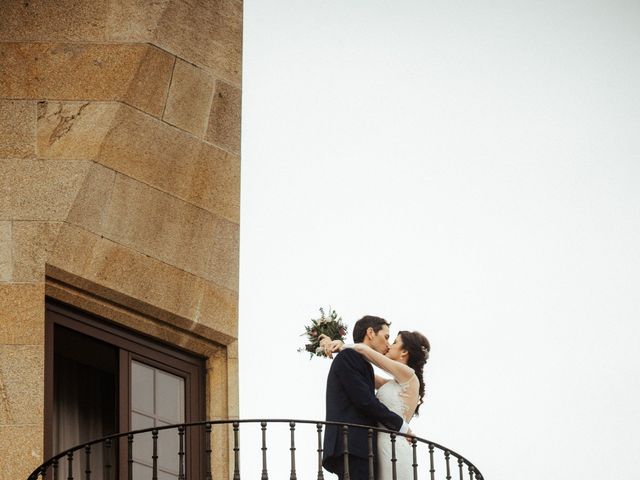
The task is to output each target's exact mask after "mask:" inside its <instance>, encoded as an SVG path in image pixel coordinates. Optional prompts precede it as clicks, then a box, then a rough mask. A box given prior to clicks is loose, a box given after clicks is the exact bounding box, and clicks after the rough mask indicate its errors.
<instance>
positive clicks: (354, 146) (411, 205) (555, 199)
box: [240, 0, 640, 480]
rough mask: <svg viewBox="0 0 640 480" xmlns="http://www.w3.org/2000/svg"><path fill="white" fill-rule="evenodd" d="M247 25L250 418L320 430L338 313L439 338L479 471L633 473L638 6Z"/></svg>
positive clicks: (248, 5)
mask: <svg viewBox="0 0 640 480" xmlns="http://www.w3.org/2000/svg"><path fill="white" fill-rule="evenodd" d="M244 10H245V23H244V32H245V44H244V80H243V82H244V84H243V88H244V100H243V102H244V103H243V145H242V149H243V158H242V219H241V237H242V238H241V280H240V338H241V350H240V355H241V362H240V378H241V383H240V402H241V416H242V417H245V418H251V417H271V418H276V417H297V418H315V419H323V418H324V383H325V377H326V374H327V371H328V368H329V362H328V361H322V360H320V359H314V360H313V361H311V362H310V361H309V360H308V357H307V356H305V355H303V354H299V353H297V352H296V349H297V348H298V347H299V346H301V345H302V344H303V343H304V339H303V338H302V337H300V336H299V335H300V333H302V331H303V326H304V325H305V324H307V323H308V322H309V319H310V318H311V317H314V316H315V315H316V314H317V313H318V312H317V308H318V307H320V306H323V305H324V306H328V305H329V304H330V305H331V306H333V307H334V308H336V310H337V311H338V313H340V314H341V315H342V316H343V318H344V319H345V321H346V322H347V323H348V324H349V326H352V325H353V323H354V322H355V320H357V319H358V318H359V317H361V316H362V315H364V314H374V315H380V316H383V317H385V318H387V319H388V320H390V321H391V322H392V327H391V330H392V333H393V334H395V332H397V331H398V330H400V329H417V330H420V331H422V332H423V333H425V334H426V335H427V336H428V337H429V339H430V340H431V343H432V354H431V360H430V362H429V364H428V366H427V369H426V371H425V377H426V380H427V383H428V385H427V388H428V396H427V397H426V399H425V404H424V405H423V407H422V408H423V412H422V414H421V416H420V417H419V418H416V419H414V421H413V422H412V425H413V429H414V431H415V432H416V434H418V435H420V436H422V437H426V438H429V439H431V440H433V441H436V442H439V443H442V444H445V445H447V446H448V447H450V448H452V449H454V450H456V451H459V452H460V453H462V454H463V455H466V456H467V457H468V458H469V459H470V460H471V461H473V462H474V463H476V465H477V466H478V467H479V468H480V469H481V471H482V472H483V473H484V475H485V477H486V478H487V479H491V480H502V479H504V480H508V479H512V478H518V479H521V480H528V479H534V478H535V479H539V478H544V479H556V478H557V479H561V478H581V479H602V478H638V460H637V458H638V452H640V435H639V434H638V432H639V431H640V408H639V407H638V405H640V352H639V350H640V322H639V317H640V315H639V314H640V300H639V295H638V292H639V290H640V248H639V245H640V188H639V187H640V4H639V3H638V2H636V1H626V2H625V1H615V0H598V1H595V0H594V1H577V0H574V1H561V0H560V1H558V0H554V1H551V0H549V1H514V0H504V1H484V2H460V1H457V0H447V1H427V0H424V1H406V0H395V1H379V0H348V1H344V0H342V1H334V0H331V1H320V2H313V1H292V0H290V1H285V0H281V1H268V2H267V1H249V0H247V1H245V4H244ZM246 437H248V435H246V436H245V437H243V441H244V439H245V438H246ZM311 438H312V437H309V439H311ZM284 442H286V440H283V443H281V446H282V448H283V449H286V445H285V444H284ZM273 447H274V450H277V448H276V445H274V446H273ZM243 448H244V447H243ZM251 448H253V447H251ZM309 448H310V449H311V448H315V447H314V446H312V444H311V442H310V443H309ZM249 450H250V449H249V448H247V449H245V450H244V455H245V457H246V456H248V455H249V454H248V453H247V452H248V451H249ZM274 454H275V452H274ZM286 454H288V451H286ZM256 459H257V454H256ZM275 463H276V464H277V461H276V462H275ZM302 463H304V461H302ZM272 464H273V462H272ZM274 468H275V466H274ZM302 470H304V468H302ZM308 471H309V473H308V474H307V473H306V470H305V471H304V472H302V473H301V472H299V475H300V476H299V478H301V480H306V479H313V478H314V477H312V475H313V466H310V467H309V469H308ZM249 476H250V477H251V478H254V476H255V475H253V474H251V475H249ZM255 478H258V477H257V476H255ZM272 478H275V476H273V477H272Z"/></svg>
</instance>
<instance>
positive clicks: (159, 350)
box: [44, 297, 206, 478]
mask: <svg viewBox="0 0 640 480" xmlns="http://www.w3.org/2000/svg"><path fill="white" fill-rule="evenodd" d="M57 325H59V326H62V327H66V328H69V329H71V330H74V331H76V332H78V333H81V334H84V335H87V336H89V337H92V338H95V339H97V340H100V341H103V342H105V343H108V344H110V345H112V346H114V347H115V348H117V349H118V352H119V357H118V364H119V366H118V369H119V370H118V381H117V385H118V405H117V418H118V430H119V432H121V433H122V432H128V431H130V430H132V429H131V419H130V415H129V414H128V413H129V412H130V411H131V389H130V388H129V383H130V371H131V360H137V361H140V362H142V363H146V364H149V365H151V366H154V367H156V368H160V369H162V370H165V371H167V372H170V373H173V374H175V375H177V376H180V377H182V378H184V380H185V418H184V421H185V423H188V422H197V421H201V420H205V417H206V415H205V399H206V396H205V373H206V363H205V358H204V357H201V356H198V355H195V354H192V353H190V352H186V351H183V350H181V349H179V348H176V347H174V346H172V345H168V344H166V343H162V342H161V341H158V340H155V339H153V338H151V337H146V336H144V335H142V334H140V333H138V332H135V331H133V330H130V329H127V328H126V327H123V326H120V325H117V324H115V323H113V322H110V321H109V320H108V319H105V318H102V317H100V316H98V315H94V314H90V313H86V312H83V311H81V310H78V309H76V308H74V307H71V306H69V305H66V304H63V303H60V302H58V301H56V300H54V299H51V298H48V297H47V298H46V302H45V345H44V347H45V372H44V373H45V382H44V399H45V402H44V418H45V422H44V453H45V458H50V457H51V456H53V455H54V454H56V453H58V452H53V451H52V449H53V408H54V354H55V352H54V330H55V327H56V326H57ZM123 390H124V393H123ZM122 412H127V414H125V415H123V414H122ZM200 430H203V429H200V428H198V429H196V428H191V429H189V430H188V434H187V435H186V447H187V450H188V451H189V452H191V454H190V455H191V459H190V460H189V461H188V462H187V463H188V465H187V473H188V474H190V475H189V477H190V478H199V476H200V472H201V471H202V465H203V461H204V456H203V454H202V452H203V448H201V447H202V445H203V434H202V431H200ZM123 442H124V443H123ZM120 443H121V448H119V449H118V450H119V462H118V463H119V464H120V471H121V472H124V471H125V470H124V469H125V468H126V460H127V458H126V455H127V453H126V448H122V447H123V446H124V445H125V443H126V438H123V439H121V442H120Z"/></svg>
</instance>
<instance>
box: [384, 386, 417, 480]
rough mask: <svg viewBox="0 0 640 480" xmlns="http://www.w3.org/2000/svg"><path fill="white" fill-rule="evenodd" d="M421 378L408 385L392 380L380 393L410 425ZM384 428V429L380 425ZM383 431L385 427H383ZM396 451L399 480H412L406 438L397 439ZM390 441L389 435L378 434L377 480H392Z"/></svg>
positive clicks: (411, 465) (408, 445) (411, 467)
mask: <svg viewBox="0 0 640 480" xmlns="http://www.w3.org/2000/svg"><path fill="white" fill-rule="evenodd" d="M418 390H419V383H418V377H416V376H415V374H414V375H413V377H412V378H410V379H409V380H408V381H406V382H404V383H398V382H397V381H396V380H393V379H392V380H389V381H387V382H386V383H385V384H384V385H382V386H381V387H380V388H379V389H378V393H377V395H376V396H377V397H378V400H380V401H381V402H382V403H383V404H384V405H385V406H386V407H387V408H388V409H389V410H391V411H392V412H394V413H397V414H398V415H400V416H401V417H402V418H403V419H404V420H405V421H407V422H409V420H411V417H413V414H414V412H415V410H416V406H417V405H418ZM379 426H380V427H383V426H382V425H379ZM383 428H384V427H383ZM395 450H396V479H397V480H410V479H412V478H413V450H412V447H411V445H410V444H409V442H407V441H406V440H405V437H402V436H397V437H396V441H395ZM391 458H392V446H391V437H390V436H389V434H386V433H378V455H377V459H378V460H377V461H378V480H393V467H392V462H391Z"/></svg>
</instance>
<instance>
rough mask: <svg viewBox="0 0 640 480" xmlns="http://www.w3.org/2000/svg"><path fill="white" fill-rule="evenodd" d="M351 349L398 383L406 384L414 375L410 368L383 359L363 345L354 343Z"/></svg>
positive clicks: (380, 355) (382, 356)
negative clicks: (391, 376)
mask: <svg viewBox="0 0 640 480" xmlns="http://www.w3.org/2000/svg"><path fill="white" fill-rule="evenodd" d="M353 348H354V349H355V350H356V352H358V353H360V354H362V355H363V356H364V358H366V359H367V360H369V361H370V362H371V363H373V364H374V365H375V366H376V367H379V368H381V369H382V370H384V371H385V372H387V373H389V374H391V375H393V378H395V379H396V381H397V382H398V383H404V382H407V381H409V380H411V377H413V375H414V371H413V369H412V368H411V367H408V366H407V365H405V364H404V363H400V362H397V361H395V360H391V359H390V358H388V357H385V356H384V355H382V354H381V353H378V352H376V351H375V350H374V349H373V348H371V347H369V346H367V345H365V344H364V343H356V344H355V345H354V346H353Z"/></svg>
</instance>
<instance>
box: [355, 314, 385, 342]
mask: <svg viewBox="0 0 640 480" xmlns="http://www.w3.org/2000/svg"><path fill="white" fill-rule="evenodd" d="M385 325H386V326H387V327H388V326H389V325H391V322H387V321H386V320H385V319H384V318H380V317H374V316H373V315H365V316H364V317H362V318H361V319H360V320H358V321H357V322H356V324H355V325H354V326H353V341H354V342H355V343H360V342H362V341H363V340H364V336H365V335H366V334H367V329H368V328H369V327H371V328H373V331H374V332H375V333H378V332H379V331H380V330H382V327H384V326H385Z"/></svg>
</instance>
